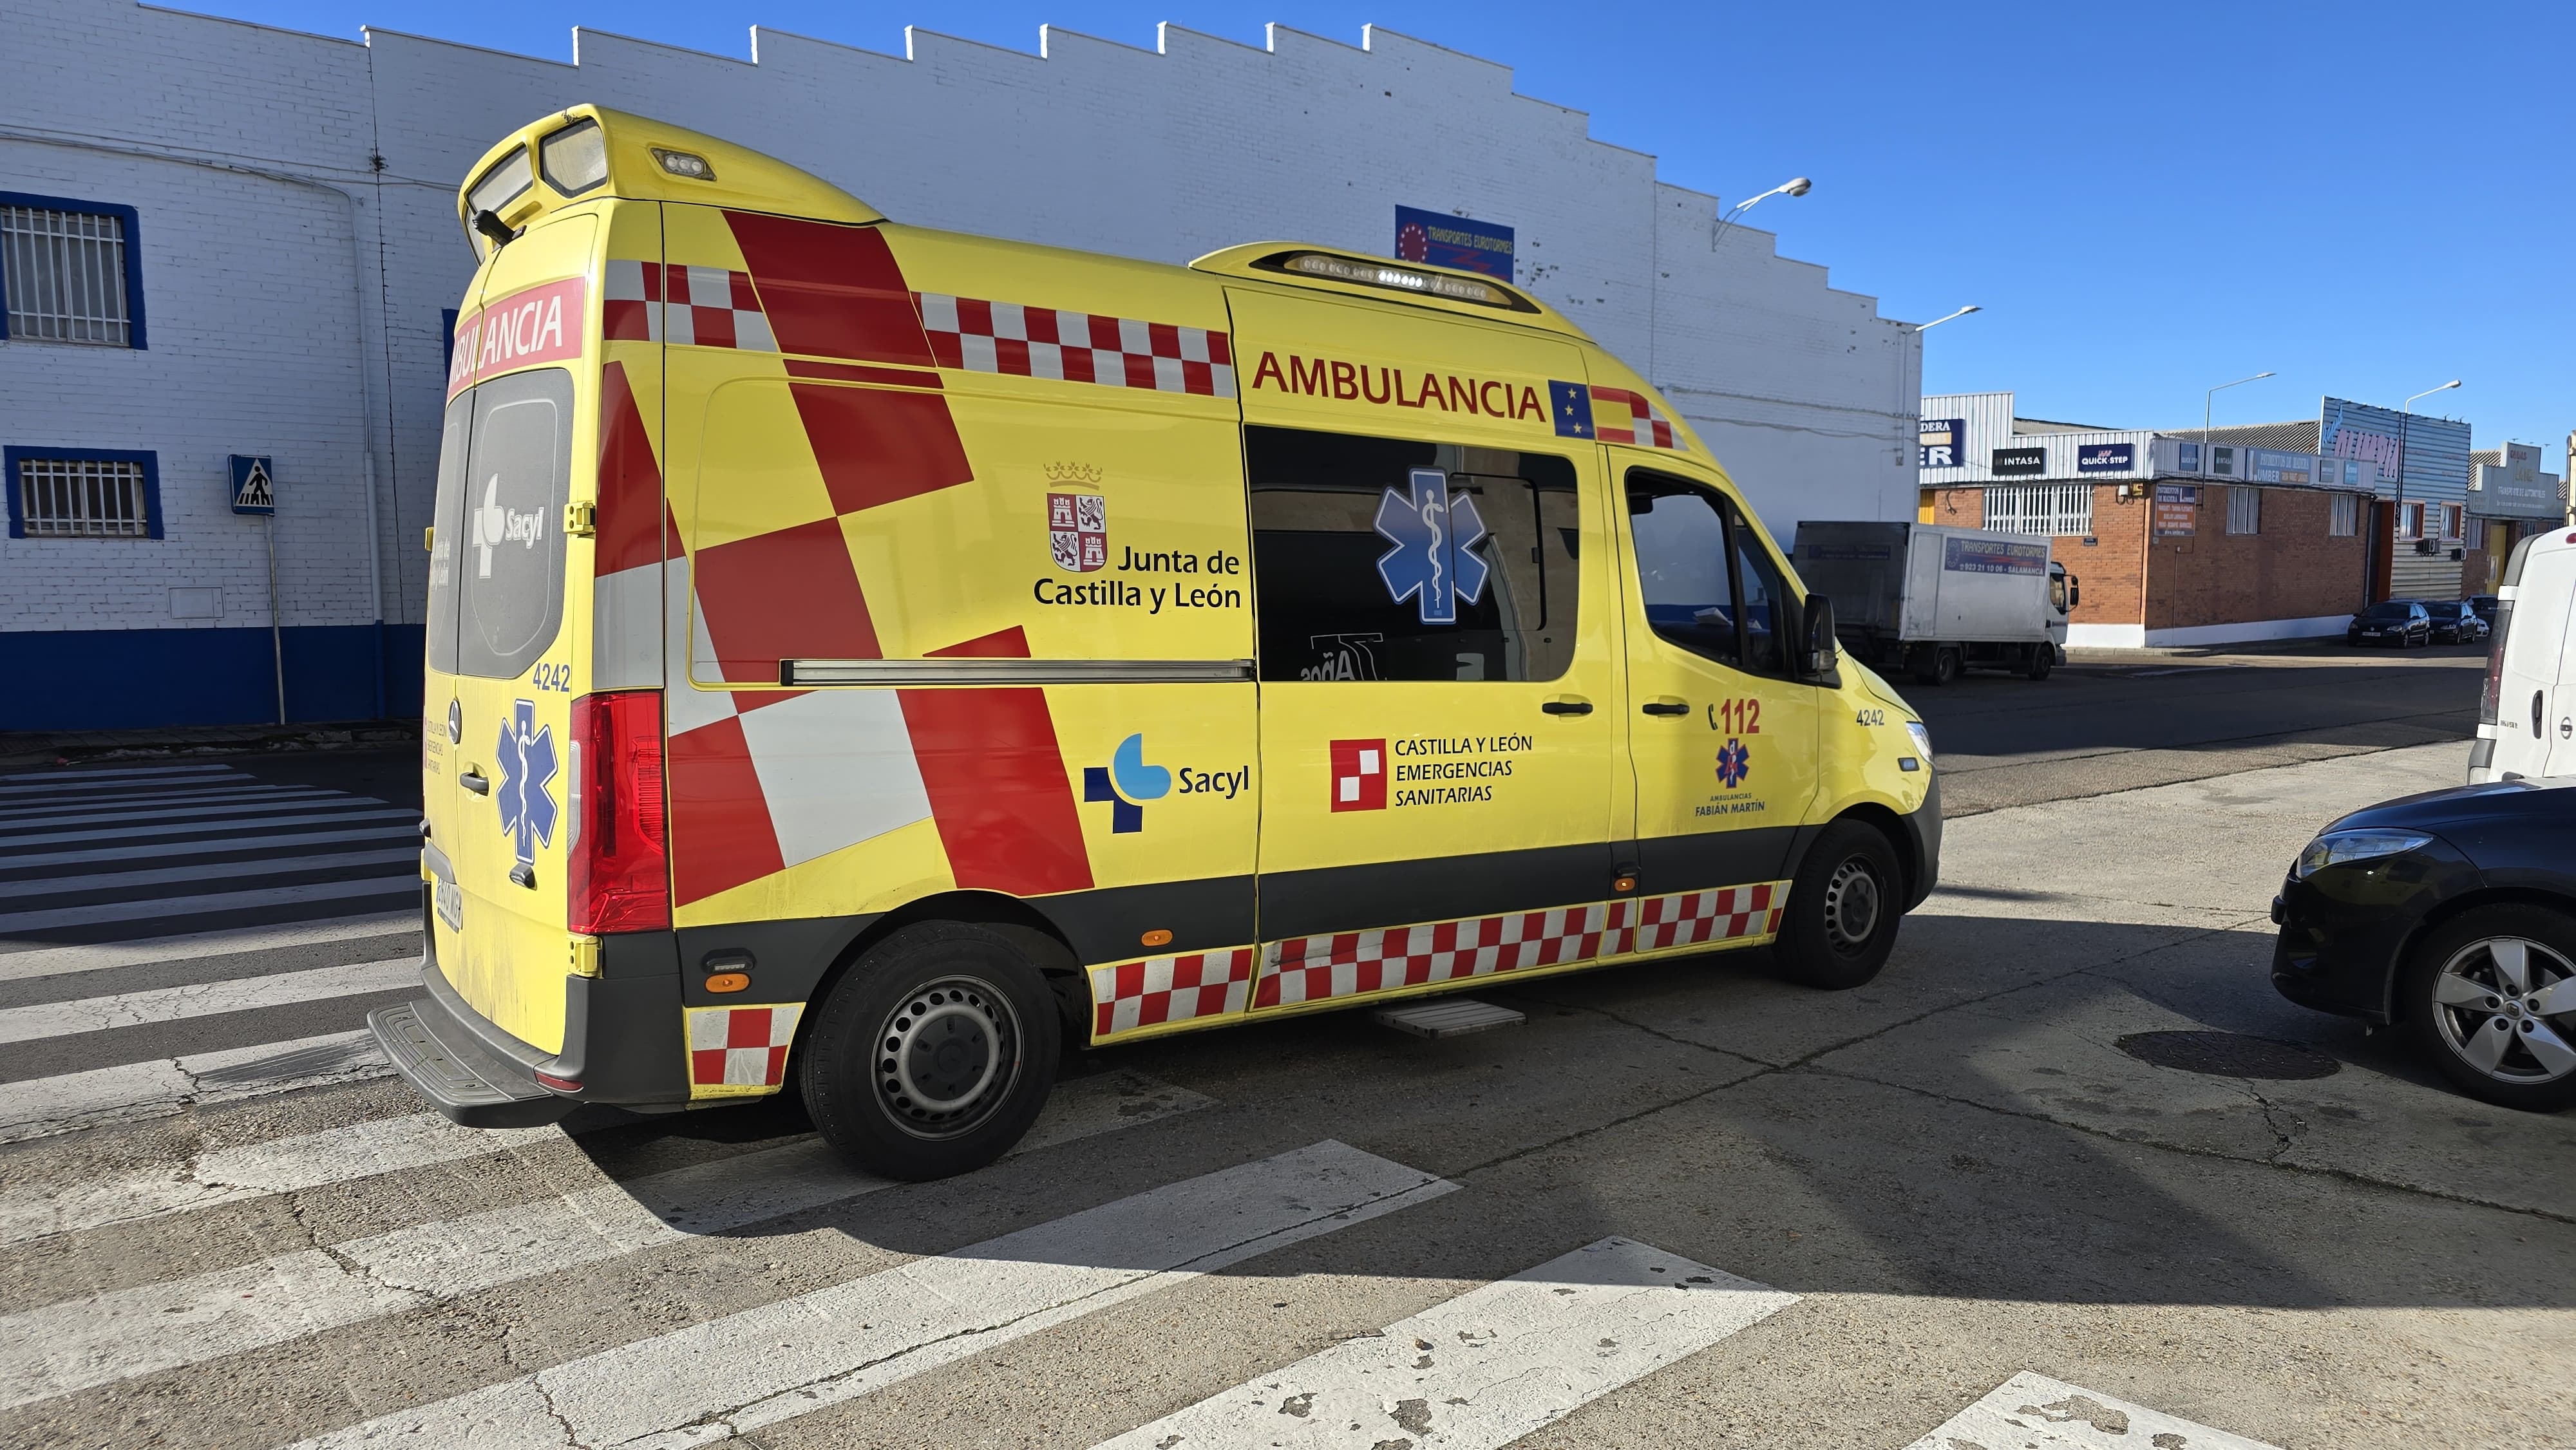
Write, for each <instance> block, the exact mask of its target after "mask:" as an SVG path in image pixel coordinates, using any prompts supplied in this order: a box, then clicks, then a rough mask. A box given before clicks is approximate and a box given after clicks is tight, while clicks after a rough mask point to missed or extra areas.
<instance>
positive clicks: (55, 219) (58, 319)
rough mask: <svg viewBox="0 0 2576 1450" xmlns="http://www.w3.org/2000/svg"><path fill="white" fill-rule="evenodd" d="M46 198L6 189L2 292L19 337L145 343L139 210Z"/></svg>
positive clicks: (1, 220) (13, 335)
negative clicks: (137, 266) (136, 262)
mask: <svg viewBox="0 0 2576 1450" xmlns="http://www.w3.org/2000/svg"><path fill="white" fill-rule="evenodd" d="M46 200H47V199H46V198H39V197H14V196H0V296H5V297H6V298H7V301H8V310H7V314H6V315H7V319H8V327H7V330H6V332H5V333H0V336H5V337H7V338H8V339H10V340H12V341H18V342H76V343H89V344H92V345H95V346H100V347H140V346H142V342H143V339H142V335H141V333H142V329H141V327H140V325H139V324H140V322H141V319H140V318H139V317H138V316H137V315H136V314H137V313H138V312H139V311H140V307H139V305H138V304H139V299H138V298H136V297H135V295H134V292H135V287H134V281H135V271H134V268H133V265H132V258H131V257H130V256H129V255H128V253H127V249H128V248H129V247H130V246H131V245H132V244H133V239H132V237H131V235H130V232H131V226H130V223H129V220H128V218H129V217H130V216H131V213H130V212H127V211H126V210H125V209H124V208H122V207H118V208H107V209H101V210H97V211H78V210H71V209H68V207H69V206H70V205H71V204H62V205H44V204H41V203H43V202H45V201H46Z"/></svg>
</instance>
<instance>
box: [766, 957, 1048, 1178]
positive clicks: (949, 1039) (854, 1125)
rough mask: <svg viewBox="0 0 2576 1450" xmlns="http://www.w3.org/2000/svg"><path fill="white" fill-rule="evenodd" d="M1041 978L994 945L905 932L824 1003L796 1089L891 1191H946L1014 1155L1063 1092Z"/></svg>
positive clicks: (834, 1140) (855, 969)
mask: <svg viewBox="0 0 2576 1450" xmlns="http://www.w3.org/2000/svg"><path fill="white" fill-rule="evenodd" d="M1057 1026H1058V1024H1057V1011H1056V1006H1055V1001H1054V998H1053V997H1052V996H1051V995H1050V994H1049V993H1048V991H1047V986H1046V978H1045V977H1044V976H1043V975H1042V974H1041V973H1040V972H1039V971H1038V969H1037V967H1036V966H1035V965H1033V964H1032V963H1031V962H1030V961H1029V960H1028V958H1027V957H1026V956H1025V955H1024V954H1022V953H1021V951H1020V950H1019V949H1018V948H1017V947H1016V946H1014V945H1013V944H1012V942H1011V941H1010V940H1009V939H1008V938H1007V937H1005V936H1004V935H1002V934H1001V933H999V932H995V931H992V930H990V929H988V928H985V927H981V926H972V925H968V924H965V923H960V922H928V923H924V924H922V925H919V926H911V927H906V928H904V929H903V930H901V931H899V932H896V933H895V934H894V935H893V936H890V937H888V938H887V939H886V940H884V941H882V942H880V943H878V944H877V945H876V946H875V947H873V948H871V949H870V950H869V951H868V953H867V955H865V956H863V957H861V958H860V959H859V960H858V962H857V963H856V964H854V965H853V966H852V967H851V968H850V970H849V972H848V973H847V974H846V975H844V976H843V977H842V978H841V980H840V982H839V983H838V984H837V985H835V986H834V987H833V988H832V994H831V996H829V997H828V998H826V999H824V1002H823V1008H822V1011H821V1012H820V1014H818V1016H817V1017H816V1019H815V1022H814V1027H813V1031H812V1032H811V1034H810V1035H809V1037H808V1038H807V1041H806V1043H805V1057H804V1065H803V1068H802V1070H801V1072H800V1074H799V1079H798V1080H799V1083H800V1085H801V1086H802V1087H803V1089H804V1095H805V1107H806V1111H807V1112H809V1113H810V1114H812V1116H813V1119H814V1126H815V1128H816V1130H818V1131H819V1132H821V1134H822V1135H823V1140H824V1141H825V1142H827V1143H830V1144H831V1145H832V1147H833V1148H834V1149H836V1150H838V1151H839V1152H840V1154H841V1156H842V1157H844V1158H846V1159H848V1160H849V1161H850V1162H851V1163H852V1164H853V1165H854V1166H856V1167H858V1168H859V1169H861V1170H863V1171H865V1172H869V1173H874V1174H877V1175H879V1176H881V1177H886V1178H900V1179H910V1180H915V1181H918V1180H923V1179H931V1178H946V1177H948V1176H950V1175H951V1174H957V1173H964V1172H966V1171H968V1170H969V1169H974V1168H981V1167H983V1166H984V1165H985V1164H987V1163H990V1162H992V1161H993V1160H994V1159H996V1158H999V1157H1001V1156H1002V1155H1003V1154H1004V1153H1006V1152H1008V1151H1010V1148H1011V1145H1012V1144H1014V1143H1017V1142H1018V1141H1019V1140H1020V1135H1021V1134H1023V1133H1026V1132H1027V1131H1028V1129H1029V1124H1030V1123H1032V1122H1034V1121H1036V1119H1037V1115H1038V1110H1039V1109H1040V1108H1042V1107H1044V1106H1046V1099H1047V1093H1048V1091H1049V1090H1050V1089H1051V1088H1052V1087H1053V1086H1054V1085H1055V1070H1056V1058H1057V1053H1058V1049H1059V1047H1060V1038H1061V1035H1062V1034H1061V1033H1060V1032H1059V1031H1058V1030H1057Z"/></svg>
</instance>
